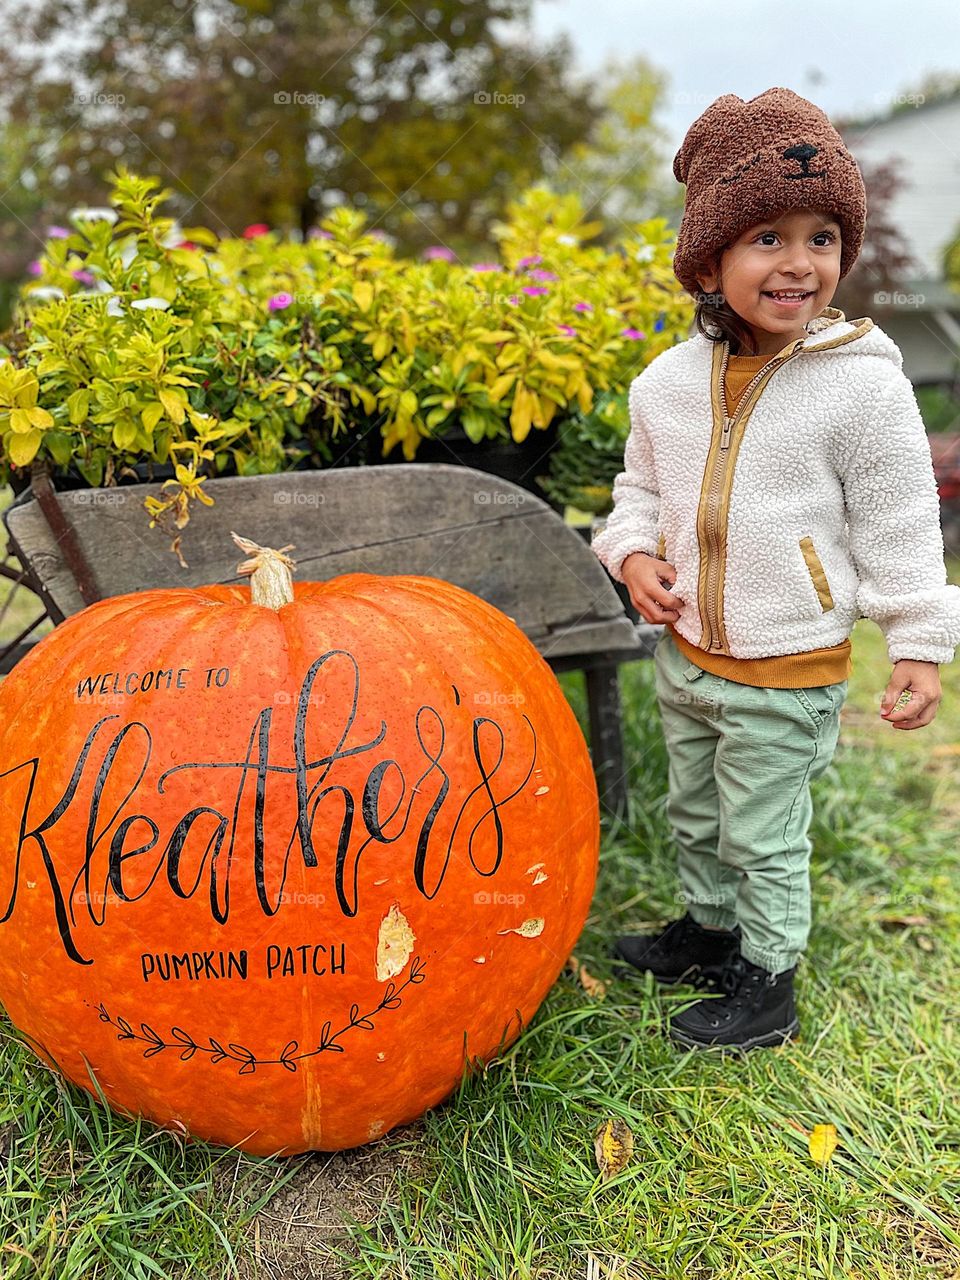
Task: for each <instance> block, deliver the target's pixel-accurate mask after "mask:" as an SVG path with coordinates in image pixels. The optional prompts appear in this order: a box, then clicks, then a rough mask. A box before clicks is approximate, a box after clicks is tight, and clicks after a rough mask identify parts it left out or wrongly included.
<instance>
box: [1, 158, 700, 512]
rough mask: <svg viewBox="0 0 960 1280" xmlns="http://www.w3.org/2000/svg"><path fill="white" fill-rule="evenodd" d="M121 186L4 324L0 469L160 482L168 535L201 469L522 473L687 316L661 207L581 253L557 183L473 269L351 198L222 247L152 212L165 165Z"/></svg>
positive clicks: (35, 279) (76, 219)
mask: <svg viewBox="0 0 960 1280" xmlns="http://www.w3.org/2000/svg"><path fill="white" fill-rule="evenodd" d="M111 183H112V190H111V193H110V197H109V206H105V207H104V208H101V209H81V210H75V211H74V212H73V214H72V215H71V222H72V224H73V225H72V228H67V227H52V228H50V230H49V234H48V238H47V242H46V247H45V251H44V254H43V256H42V257H41V258H40V259H39V260H38V262H37V263H36V264H35V265H34V268H33V275H32V278H31V279H30V280H29V281H28V282H27V283H26V284H25V285H24V286H23V287H22V290H21V296H20V299H19V302H18V306H17V310H16V313H15V317H14V324H13V327H12V329H11V331H10V332H9V333H8V334H6V335H4V345H3V347H2V349H0V441H2V453H0V483H4V482H11V481H12V482H14V483H15V484H17V483H18V482H19V481H20V480H21V478H22V476H23V473H24V472H25V471H26V470H27V469H28V468H30V467H31V465H32V464H33V463H34V462H35V461H37V460H40V461H42V462H43V463H44V464H45V465H46V466H47V467H48V468H49V469H50V470H51V472H52V475H53V478H54V482H55V484H56V485H57V487H63V486H64V485H68V486H69V485H92V486H101V485H102V486H112V485H116V484H125V483H137V482H139V481H141V480H143V479H151V478H153V479H163V480H164V490H165V496H163V497H162V498H158V497H156V496H153V497H148V498H147V499H145V507H146V511H147V515H148V517H149V519H150V522H151V524H152V525H153V524H161V525H162V526H163V527H165V528H170V529H171V530H173V529H182V528H183V527H184V525H185V524H186V522H187V521H188V520H189V518H190V513H191V510H193V509H195V503H196V502H201V503H203V502H206V503H208V504H209V503H210V502H211V501H212V499H211V498H210V497H209V495H208V494H207V493H206V492H205V490H204V483H203V482H204V479H205V478H207V477H210V476H219V475H230V474H236V475H241V476H243V475H256V474H264V473H270V472H277V471H283V470H288V469H291V468H296V467H328V466H338V465H357V464H363V463H371V462H376V463H382V462H390V461H397V462H403V461H412V460H414V459H416V460H417V461H451V460H456V459H458V458H459V459H460V460H462V461H464V462H469V463H470V464H471V465H479V466H481V467H483V466H484V460H483V458H482V456H481V455H482V453H483V451H484V450H487V451H488V452H489V453H490V454H492V455H494V456H492V457H488V458H487V459H486V465H487V467H488V469H491V470H497V468H498V467H506V468H512V469H513V473H512V472H511V471H510V470H507V471H502V470H501V471H499V472H498V473H499V474H507V475H508V476H509V478H514V473H515V474H516V478H517V480H518V482H519V483H525V484H527V486H528V487H533V486H534V484H535V481H536V478H537V477H538V476H543V475H544V474H545V473H546V471H547V462H546V459H547V457H548V455H549V453H550V449H551V447H552V445H553V444H555V443H556V441H557V440H558V439H559V432H560V429H561V427H562V426H563V424H564V423H565V422H566V421H573V420H577V421H579V420H580V419H582V418H583V416H584V415H588V414H590V412H591V411H592V409H593V406H594V402H595V397H596V395H597V393H604V394H605V393H610V392H616V391H618V390H622V389H623V387H624V386H625V385H626V384H627V383H628V382H629V380H630V379H631V378H632V377H633V376H635V374H636V373H637V372H639V369H640V368H642V367H643V365H644V364H645V363H647V362H648V361H649V360H650V359H652V358H653V357H654V356H655V355H657V354H658V353H659V351H661V350H663V349H664V348H665V347H667V346H670V345H672V343H673V342H674V341H676V340H677V339H678V338H680V337H682V336H683V335H684V333H685V332H686V329H687V327H688V324H689V319H690V304H689V300H688V299H686V298H685V296H683V295H682V291H681V290H680V289H679V287H678V285H677V283H676V280H675V279H674V277H673V275H672V271H671V269H670V254H671V245H670V235H669V232H668V228H667V225H666V222H665V220H664V219H652V220H650V221H649V222H646V223H641V224H638V225H637V226H636V227H635V228H634V229H633V231H632V232H631V233H630V234H629V235H628V236H626V237H625V238H623V239H622V240H621V241H620V242H618V243H617V244H616V245H615V246H614V247H613V248H612V249H606V248H603V247H601V246H593V247H590V246H588V245H586V243H585V242H586V241H588V240H590V239H592V238H593V237H595V236H596V234H597V231H598V230H599V224H596V223H586V224H585V223H583V221H582V211H581V208H580V205H579V203H578V201H577V199H576V197H573V196H571V197H564V198H559V197H557V196H556V195H554V194H552V193H550V192H549V191H547V190H546V189H544V188H533V189H532V190H530V191H528V192H526V193H524V195H523V196H522V197H521V198H520V199H518V200H517V201H516V202H514V203H513V204H512V205H511V206H510V208H509V210H508V216H507V218H506V219H505V220H504V221H503V222H502V223H497V224H495V225H494V226H493V228H492V229H491V230H492V234H493V236H494V238H495V239H496V240H498V241H499V243H500V259H501V260H500V261H497V262H492V261H491V262H478V263H474V264H472V265H469V266H464V265H462V264H460V263H457V262H454V261H452V260H451V255H450V254H449V253H448V252H447V251H445V250H441V249H435V250H434V251H433V252H430V251H428V252H427V253H426V254H425V255H424V256H423V257H422V259H418V260H407V259H401V258H397V257H396V256H395V254H394V251H393V248H392V245H391V244H390V242H389V241H388V239H387V238H386V237H384V236H382V235H378V234H376V233H375V232H372V231H367V230H365V218H364V215H363V214H361V213H358V212H356V211H353V210H351V209H349V208H348V207H346V206H340V207H338V208H336V209H334V210H333V211H332V212H331V213H330V214H329V215H328V216H327V217H326V218H324V219H323V222H322V225H321V226H320V227H318V228H315V229H314V233H313V234H311V235H310V236H308V238H307V239H306V240H305V241H303V242H295V241H286V240H283V239H281V238H280V237H278V236H277V235H276V234H275V233H273V232H271V231H270V230H269V228H267V227H263V226H255V227H248V228H247V230H246V231H245V232H244V234H243V236H240V237H235V238H229V239H218V238H217V237H216V236H215V235H214V234H213V233H212V232H211V231H209V230H208V229H207V228H204V227H190V228H181V227H179V226H178V225H177V224H176V222H175V221H174V220H173V219H171V218H168V217H164V216H162V215H161V213H160V212H159V206H160V205H161V203H162V202H163V201H164V200H165V199H166V198H167V197H168V196H169V195H170V194H171V193H170V192H169V191H166V190H160V191H157V190H155V188H156V187H157V186H158V185H159V183H158V180H157V179H155V178H151V177H140V176H137V175H134V174H132V173H130V172H129V171H127V170H126V169H125V168H124V167H123V166H122V165H121V166H119V167H118V171H117V173H116V174H114V175H111ZM496 455H500V456H499V457H497V456H496ZM20 487H23V486H22V483H21V485H20Z"/></svg>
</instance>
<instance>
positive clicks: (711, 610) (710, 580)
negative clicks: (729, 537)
mask: <svg viewBox="0 0 960 1280" xmlns="http://www.w3.org/2000/svg"><path fill="white" fill-rule="evenodd" d="M803 343H804V339H803V338H798V339H797V341H796V343H795V344H794V346H793V348H792V349H791V350H789V351H787V352H786V353H785V354H783V355H779V356H774V358H773V359H772V360H770V361H768V362H767V364H765V365H764V366H763V368H762V369H759V370H758V371H757V372H756V373H755V374H754V376H753V377H752V378H751V379H750V381H749V382H748V383H747V385H746V387H745V388H744V391H743V394H742V395H741V397H740V402H739V404H738V406H737V409H736V412H735V413H734V414H733V416H732V417H731V416H730V415H729V414H728V413H727V397H726V392H725V390H724V379H725V377H726V372H727V361H728V359H729V357H730V343H729V342H724V344H723V360H722V361H721V364H720V410H721V413H722V415H723V431H722V433H721V435H720V447H719V449H717V451H716V453H715V455H714V460H713V470H712V472H711V475H710V487H709V491H708V494H707V517H708V518H707V522H706V537H707V542H708V548H707V582H706V600H707V616H706V618H705V619H704V620H703V621H704V622H705V624H706V638H707V643H706V645H705V646H703V647H704V648H706V649H707V650H708V651H709V650H711V649H713V650H720V651H722V652H725V651H726V647H727V640H726V634H725V633H724V629H723V622H722V619H721V610H720V511H719V507H720V497H721V494H722V492H723V485H722V484H721V483H720V482H721V480H722V478H723V474H724V471H725V470H726V468H727V464H728V458H729V455H728V453H727V450H728V449H729V447H730V435H731V432H732V430H733V427H734V425H735V424H736V423H737V422H739V421H740V418H741V417H742V416H743V414H744V413H745V412H746V411H747V408H748V406H749V404H750V395H751V393H752V392H753V390H754V388H755V387H756V386H758V385H759V384H761V383H763V381H764V379H769V378H770V377H771V376H772V375H773V374H774V373H775V372H776V370H777V369H778V368H780V366H781V365H783V364H784V363H785V362H786V361H787V360H790V359H792V358H793V357H794V356H796V355H799V354H800V351H801V350H802V349H803ZM758 399H759V396H758ZM750 411H751V412H752V409H751V410H750Z"/></svg>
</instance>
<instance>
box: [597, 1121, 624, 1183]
mask: <svg viewBox="0 0 960 1280" xmlns="http://www.w3.org/2000/svg"><path fill="white" fill-rule="evenodd" d="M593 1152H594V1155H595V1156H596V1160H597V1168H598V1169H599V1170H600V1177H601V1179H602V1180H603V1181H604V1182H607V1181H608V1180H609V1179H610V1178H612V1177H613V1176H614V1175H615V1174H617V1173H620V1172H621V1170H623V1169H625V1168H626V1167H627V1165H628V1164H629V1163H630V1157H631V1156H632V1155H633V1134H632V1133H631V1131H630V1129H629V1128H628V1127H627V1125H625V1124H624V1122H623V1121H622V1120H621V1119H619V1117H612V1118H611V1119H609V1120H605V1121H604V1122H603V1124H601V1125H600V1127H599V1129H598V1130H597V1132H596V1134H595V1135H594V1142H593Z"/></svg>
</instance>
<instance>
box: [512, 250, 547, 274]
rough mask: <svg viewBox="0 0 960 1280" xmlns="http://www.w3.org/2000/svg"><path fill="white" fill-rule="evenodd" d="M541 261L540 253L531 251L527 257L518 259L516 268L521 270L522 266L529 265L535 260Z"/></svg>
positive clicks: (541, 255)
mask: <svg viewBox="0 0 960 1280" xmlns="http://www.w3.org/2000/svg"><path fill="white" fill-rule="evenodd" d="M542 261H543V254H542V253H531V254H530V256H529V257H528V258H521V259H520V261H519V262H518V263H517V270H518V271H522V270H523V268H524V267H530V266H532V265H533V264H534V263H535V262H542Z"/></svg>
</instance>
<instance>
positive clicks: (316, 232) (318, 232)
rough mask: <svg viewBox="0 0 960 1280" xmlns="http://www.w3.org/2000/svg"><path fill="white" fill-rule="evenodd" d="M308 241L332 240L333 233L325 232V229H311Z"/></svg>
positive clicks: (308, 233)
mask: <svg viewBox="0 0 960 1280" xmlns="http://www.w3.org/2000/svg"><path fill="white" fill-rule="evenodd" d="M307 239H308V240H332V239H333V232H332V231H325V230H324V229H323V227H311V228H310V230H309V231H308V232H307Z"/></svg>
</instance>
